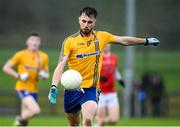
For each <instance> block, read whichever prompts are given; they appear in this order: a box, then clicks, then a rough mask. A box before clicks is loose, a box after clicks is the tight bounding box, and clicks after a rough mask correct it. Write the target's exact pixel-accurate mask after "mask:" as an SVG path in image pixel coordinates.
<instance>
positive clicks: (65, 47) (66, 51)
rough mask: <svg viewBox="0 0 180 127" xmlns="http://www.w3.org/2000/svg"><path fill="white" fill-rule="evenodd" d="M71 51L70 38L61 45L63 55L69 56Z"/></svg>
mask: <svg viewBox="0 0 180 127" xmlns="http://www.w3.org/2000/svg"><path fill="white" fill-rule="evenodd" d="M70 52H71V49H70V43H69V39H65V40H64V42H63V44H62V47H61V56H69V54H70Z"/></svg>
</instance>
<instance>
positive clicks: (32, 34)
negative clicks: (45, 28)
mask: <svg viewBox="0 0 180 127" xmlns="http://www.w3.org/2000/svg"><path fill="white" fill-rule="evenodd" d="M30 36H35V37H40V35H39V34H38V33H36V32H33V33H30V34H29V37H30Z"/></svg>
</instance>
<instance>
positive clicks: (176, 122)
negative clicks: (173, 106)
mask: <svg viewBox="0 0 180 127" xmlns="http://www.w3.org/2000/svg"><path fill="white" fill-rule="evenodd" d="M13 121H14V117H8V116H0V126H11V125H12V123H13ZM29 125H30V126H67V125H68V123H67V120H66V118H65V116H38V117H36V118H34V119H32V120H31V121H30V124H29ZM117 126H180V119H175V118H133V119H132V118H131V119H125V118H122V119H121V120H120V121H118V123H117Z"/></svg>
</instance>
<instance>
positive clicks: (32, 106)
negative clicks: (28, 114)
mask: <svg viewBox="0 0 180 127" xmlns="http://www.w3.org/2000/svg"><path fill="white" fill-rule="evenodd" d="M22 105H23V107H24V108H26V109H29V110H31V111H34V110H39V109H40V107H39V104H38V103H37V101H36V100H35V99H34V98H33V97H32V96H25V97H24V98H23V99H22Z"/></svg>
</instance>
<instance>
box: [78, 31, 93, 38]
mask: <svg viewBox="0 0 180 127" xmlns="http://www.w3.org/2000/svg"><path fill="white" fill-rule="evenodd" d="M92 33H93V31H91V32H90V33H89V34H87V35H86V34H83V32H81V31H80V34H81V36H82V37H89V36H91V34H92Z"/></svg>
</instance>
